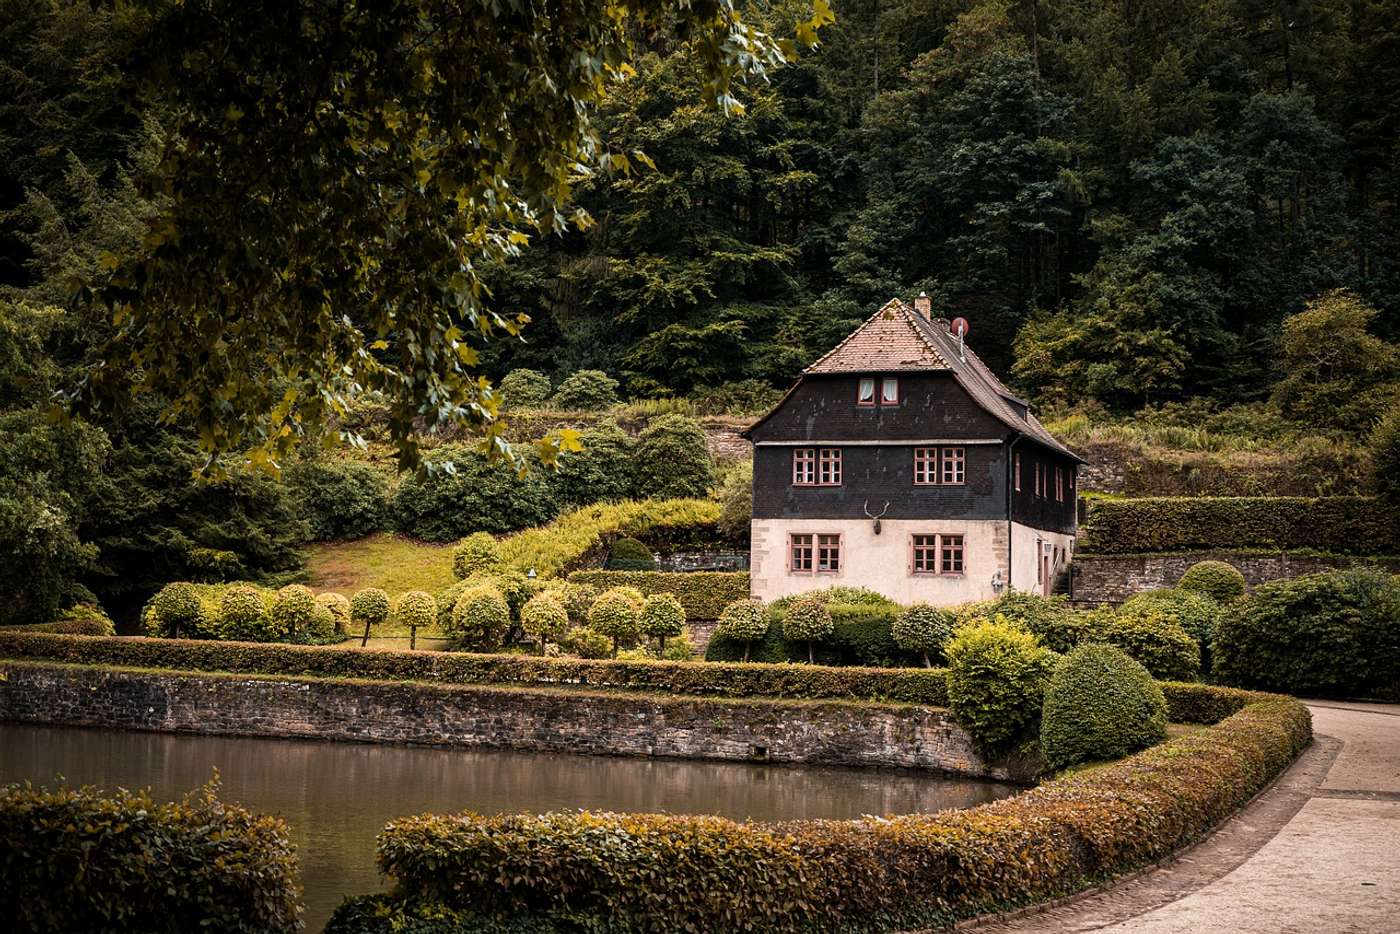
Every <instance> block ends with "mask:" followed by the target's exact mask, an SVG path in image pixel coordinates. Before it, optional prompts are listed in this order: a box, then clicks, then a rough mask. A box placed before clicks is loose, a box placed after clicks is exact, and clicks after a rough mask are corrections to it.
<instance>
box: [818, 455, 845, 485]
mask: <svg viewBox="0 0 1400 934" xmlns="http://www.w3.org/2000/svg"><path fill="white" fill-rule="evenodd" d="M828 473H829V474H830V475H831V477H832V479H829V480H828V479H826V478H827V476H828ZM843 473H844V471H843V470H842V463H841V449H840V448H817V482H816V484H815V486H840V485H841V480H842V475H843Z"/></svg>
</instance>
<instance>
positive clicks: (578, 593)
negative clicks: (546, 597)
mask: <svg viewBox="0 0 1400 934" xmlns="http://www.w3.org/2000/svg"><path fill="white" fill-rule="evenodd" d="M600 593H602V591H601V590H599V589H598V588H597V587H594V586H593V585H592V584H585V583H581V582H578V581H567V582H565V584H564V585H563V586H562V587H560V588H559V602H560V603H562V604H563V605H564V609H565V611H567V612H568V614H569V622H571V623H573V624H574V625H576V626H586V625H588V611H589V610H590V609H592V607H593V601H595V600H597V599H598V594H600Z"/></svg>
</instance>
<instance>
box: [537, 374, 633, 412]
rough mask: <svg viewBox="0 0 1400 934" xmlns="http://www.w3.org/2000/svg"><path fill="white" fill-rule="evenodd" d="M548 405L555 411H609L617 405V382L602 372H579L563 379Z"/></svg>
mask: <svg viewBox="0 0 1400 934" xmlns="http://www.w3.org/2000/svg"><path fill="white" fill-rule="evenodd" d="M549 404H550V405H551V406H552V407H553V408H556V409H583V410H585V411H593V410H595V409H610V408H612V407H613V406H615V405H617V380H615V379H613V378H612V377H611V376H609V375H608V374H606V373H604V372H603V371H602V370H579V371H578V372H576V373H571V374H569V375H568V376H566V377H564V381H563V382H561V383H560V384H559V388H557V389H556V390H554V398H552V399H551V400H549Z"/></svg>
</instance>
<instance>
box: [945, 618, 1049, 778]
mask: <svg viewBox="0 0 1400 934" xmlns="http://www.w3.org/2000/svg"><path fill="white" fill-rule="evenodd" d="M947 653H948V706H949V707H951V708H952V710H953V716H955V717H956V718H957V720H958V723H959V724H960V725H961V726H962V728H963V729H965V730H967V732H968V733H970V734H971V735H972V737H973V739H975V740H977V742H978V743H979V744H981V745H982V746H984V747H985V748H987V749H990V750H1000V749H1005V748H1006V747H1008V746H1009V745H1011V744H1012V743H1014V742H1016V741H1017V740H1019V739H1021V738H1023V737H1025V736H1026V735H1027V734H1028V733H1030V732H1032V731H1034V730H1035V729H1036V728H1037V727H1038V726H1039V723H1040V708H1041V703H1042V701H1043V699H1044V696H1045V684H1046V681H1047V680H1048V679H1049V677H1050V671H1051V667H1052V665H1053V663H1054V658H1055V656H1054V653H1052V652H1050V651H1049V650H1048V649H1046V648H1045V647H1044V646H1042V645H1041V644H1040V643H1039V642H1038V641H1036V638H1035V636H1033V635H1031V634H1030V633H1028V632H1026V631H1025V630H1024V629H1021V628H1019V627H1017V626H1014V625H1012V624H1011V623H1008V622H1006V621H1005V620H983V621H981V622H972V623H969V624H968V625H966V626H962V627H961V628H959V629H958V630H957V631H956V632H954V633H953V637H952V638H951V639H949V640H948V648H947Z"/></svg>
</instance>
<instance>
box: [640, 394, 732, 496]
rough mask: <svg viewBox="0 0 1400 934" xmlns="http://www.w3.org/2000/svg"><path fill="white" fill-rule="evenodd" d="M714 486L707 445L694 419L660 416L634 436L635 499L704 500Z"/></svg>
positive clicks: (713, 475) (713, 465)
mask: <svg viewBox="0 0 1400 934" xmlns="http://www.w3.org/2000/svg"><path fill="white" fill-rule="evenodd" d="M714 482H715V462H714V458H712V457H711V456H710V446H709V441H708V440H707V439H706V437H705V429H704V428H702V427H701V426H700V423H699V422H697V421H696V420H695V419H693V418H689V417H688V416H685V415H663V416H661V417H660V418H656V419H653V420H652V421H651V423H650V424H648V425H647V427H646V428H644V429H642V432H641V434H639V435H638V436H637V448H636V452H635V455H634V457H633V483H634V495H635V496H636V497H637V498H638V499H645V498H648V497H650V498H655V499H666V498H684V497H690V496H693V497H701V496H708V495H709V492H710V487H711V486H713V485H714Z"/></svg>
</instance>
